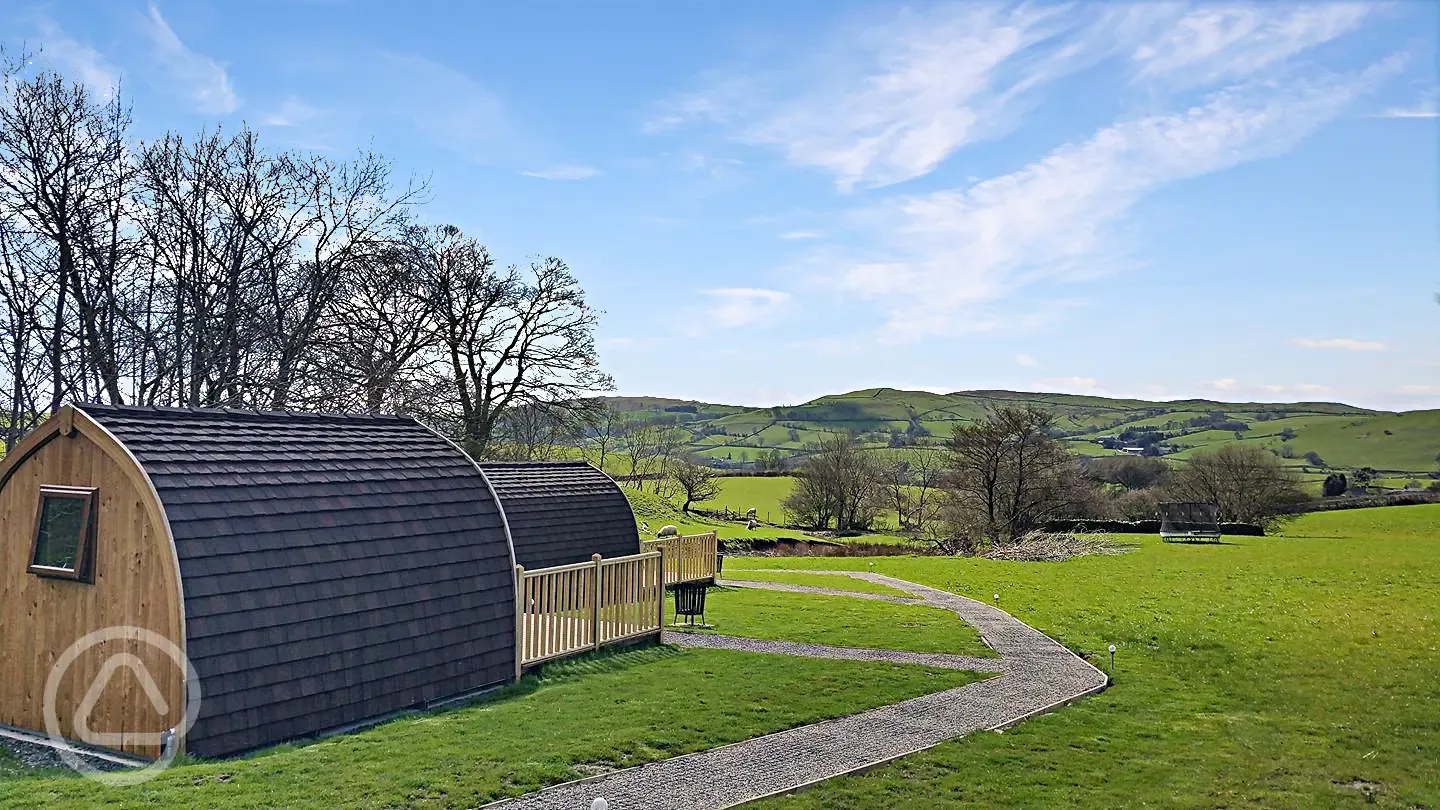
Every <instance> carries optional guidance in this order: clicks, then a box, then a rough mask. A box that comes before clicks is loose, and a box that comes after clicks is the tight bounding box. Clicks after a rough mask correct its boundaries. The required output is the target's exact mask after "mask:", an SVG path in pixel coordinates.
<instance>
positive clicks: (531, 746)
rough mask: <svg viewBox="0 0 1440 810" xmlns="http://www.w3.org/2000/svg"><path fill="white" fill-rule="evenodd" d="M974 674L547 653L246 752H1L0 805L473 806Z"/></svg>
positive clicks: (741, 657)
mask: <svg viewBox="0 0 1440 810" xmlns="http://www.w3.org/2000/svg"><path fill="white" fill-rule="evenodd" d="M758 673H764V675H763V677H757V674H758ZM979 677H981V676H979V675H976V674H974V673H966V672H953V671H948V670H931V669H928V668H924V667H913V666H894V665H883V664H874V663H869V662H866V663H861V662H849V661H822V660H817V659H803V658H794V657H789V656H786V657H781V656H771V655H757V654H753V653H736V652H730V651H714V650H682V649H678V648H674V647H666V648H649V649H642V650H635V651H631V652H626V653H621V654H618V655H608V656H601V657H598V658H594V659H588V660H578V661H575V662H570V663H565V664H560V665H555V666H552V667H549V668H547V670H546V671H545V672H544V674H543V675H542V676H541V677H533V676H532V677H527V678H526V679H525V680H524V681H523V682H521V683H520V684H519V685H517V686H515V687H511V688H509V689H506V690H504V691H503V692H502V693H500V694H499V695H497V696H496V697H495V698H494V699H492V700H490V701H488V702H486V703H484V704H481V705H478V706H474V707H471V708H465V709H457V710H454V711H449V712H443V713H438V714H429V715H422V716H417V717H413V718H408V719H403V720H398V721H395V722H392V723H388V724H386V725H384V726H381V727H379V728H376V729H373V730H370V731H366V732H361V733H356V734H349V735H345V736H342V737H336V738H333V739H330V740H325V741H322V742H318V743H314V744H311V745H306V746H303V747H282V748H278V749H274V750H272V751H269V752H265V753H262V754H259V755H256V756H253V757H250V758H247V759H239V760H231V761H225V762H213V763H181V764H177V765H176V766H174V767H172V768H170V770H168V771H166V772H165V773H164V774H162V775H161V776H160V777H158V778H157V779H155V780H154V781H152V782H148V783H145V784H143V785H139V786H136V787H130V788H107V787H103V786H100V785H97V784H96V783H94V782H91V781H89V780H83V779H80V778H78V777H74V776H62V775H56V774H45V775H40V776H35V775H31V774H23V773H17V772H16V771H15V770H14V768H13V767H7V764H6V759H5V757H4V755H3V754H0V807H4V808H7V810H19V809H20V808H36V809H37V810H38V809H39V808H99V807H104V808H152V807H197V808H199V807H204V808H217V809H219V810H230V809H231V808H256V809H257V810H258V809H259V808H271V807H284V808H316V810H321V809H323V810H330V808H335V807H374V808H469V807H475V806H478V805H481V804H485V803H486V802H489V801H493V800H495V799H499V798H503V797H506V796H515V795H519V794H522V793H525V792H528V791H530V790H534V789H536V788H540V787H543V786H545V785H550V784H555V783H558V782H563V781H568V780H571V779H575V778H578V777H580V776H583V775H586V774H587V773H593V770H589V769H591V768H614V767H626V766H630V765H637V764H641V763H644V762H649V761H653V760H657V759H664V758H667V757H672V756H676V755H679V754H683V753H688V752H691V751H699V750H705V749H708V748H713V747H715V746H717V745H723V744H725V743H728V742H735V741H738V740H744V739H748V738H751V737H754V736H757V735H760V734H765V733H769V732H773V731H779V730H781V729H785V728H790V727H793V726H797V725H803V724H805V723H810V722H815V721H818V720H821V719H824V718H827V717H835V716H841V715H847V714H852V713H854V712H856V711H860V710H863V709H866V708H872V707H874V706H879V705H883V704H886V703H890V702H893V701H896V700H903V699H905V698H908V697H914V696H917V695H920V694H924V693H927V692H931V691H935V690H937V689H943V688H949V687H951V686H959V685H962V684H965V683H970V682H972V681H974V680H976V679H978V678H979ZM11 765H12V766H13V763H11ZM67 773H68V772H67Z"/></svg>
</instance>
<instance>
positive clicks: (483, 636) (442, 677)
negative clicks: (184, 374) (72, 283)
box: [0, 405, 515, 756]
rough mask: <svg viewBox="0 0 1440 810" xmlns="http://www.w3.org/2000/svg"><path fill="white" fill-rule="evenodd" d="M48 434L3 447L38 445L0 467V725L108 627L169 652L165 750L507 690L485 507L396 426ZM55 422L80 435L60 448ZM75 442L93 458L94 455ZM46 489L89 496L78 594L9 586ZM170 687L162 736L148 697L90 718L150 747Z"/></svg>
mask: <svg viewBox="0 0 1440 810" xmlns="http://www.w3.org/2000/svg"><path fill="white" fill-rule="evenodd" d="M46 424H47V426H48V427H42V428H41V430H40V431H37V434H36V435H35V436H32V437H30V438H27V439H26V440H25V443H22V447H23V446H27V445H28V444H34V443H36V436H38V434H40V433H42V432H45V431H46V430H49V431H50V432H51V433H53V434H55V438H52V439H50V440H49V441H48V442H45V443H44V445H43V447H41V448H40V449H39V450H37V451H34V452H29V453H25V454H18V455H17V454H15V453H12V458H10V459H7V460H6V462H4V464H5V467H7V468H10V469H11V472H12V475H11V476H10V481H9V482H7V483H5V484H4V489H3V491H0V505H3V508H4V510H5V511H4V521H5V523H4V525H5V533H6V545H5V549H6V553H5V558H4V571H3V574H0V587H3V589H4V590H3V591H0V610H3V615H4V616H5V627H4V636H3V644H4V649H3V650H0V678H3V681H0V694H4V691H11V692H15V693H16V694H14V695H7V696H4V697H0V711H3V712H6V714H5V715H3V716H0V722H6V723H10V724H12V725H16V726H20V727H25V728H32V729H41V730H43V729H44V727H45V725H44V719H43V717H42V716H40V715H39V714H38V712H39V709H40V707H39V695H40V694H41V693H42V692H43V689H44V682H45V677H44V674H45V672H47V671H48V668H49V665H50V662H51V661H53V660H54V659H55V657H56V656H57V655H58V654H60V653H61V652H63V650H64V649H65V648H66V647H68V646H69V645H70V644H71V643H73V642H74V641H75V639H77V638H79V637H81V636H83V635H84V634H85V633H86V632H88V631H89V630H90V629H94V628H98V627H105V626H110V625H116V624H122V623H131V624H138V625H140V626H144V627H148V628H151V629H154V630H155V631H156V632H159V633H161V634H162V635H163V636H165V637H166V638H170V639H173V640H175V641H176V642H177V644H179V646H181V647H182V648H183V649H184V651H185V652H186V653H187V654H188V656H189V660H190V661H191V663H192V664H193V665H194V668H195V671H196V673H197V674H198V681H199V684H200V692H201V701H200V709H199V715H198V719H197V721H196V723H195V725H194V727H193V728H192V729H191V730H190V732H189V734H188V735H187V736H186V737H185V738H184V745H185V750H186V751H187V752H189V753H192V754H196V755H199V756H223V755H228V754H233V753H238V752H242V751H247V750H252V749H256V748H260V747H264V746H266V745H271V744H274V743H276V742H280V741H283V740H289V739H295V738H300V737H306V736H311V735H314V734H316V733H319V732H323V731H327V730H332V729H336V728H339V727H344V726H347V725H350V724H354V723H358V722H363V721H367V720H371V719H374V718H377V717H382V716H384V715H386V714H390V713H393V712H396V711H400V710H405V709H410V708H415V707H421V706H424V705H427V704H429V703H431V702H434V701H438V700H441V699H445V698H449V697H454V696H457V695H462V694H466V693H469V692H473V691H477V690H480V689H484V688H487V687H489V686H493V685H498V684H500V683H504V682H505V681H507V680H509V679H510V678H511V677H512V676H513V671H514V661H515V658H514V656H515V639H514V626H515V619H514V584H513V570H512V568H511V565H512V563H511V549H510V544H509V541H508V538H507V536H506V533H505V530H504V521H503V518H502V516H501V512H500V508H499V506H498V504H497V503H496V502H495V499H494V498H492V497H491V496H490V494H489V492H490V491H489V489H488V487H487V485H486V483H485V480H484V478H483V476H482V475H481V474H480V472H479V471H478V469H477V468H476V467H475V466H474V464H473V462H471V461H470V459H469V458H468V457H467V456H465V455H464V454H463V453H460V452H458V451H457V450H456V449H455V448H454V447H453V446H452V445H451V444H450V443H448V442H447V441H445V440H444V439H442V438H441V437H440V436H438V435H437V434H435V433H433V432H431V431H430V430H428V429H427V428H425V427H424V426H422V425H420V424H419V423H417V422H415V421H414V420H412V419H408V418H400V417H380V416H324V415H311V414H291V413H261V412H251V411H235V410H205V409H167V408H134V407H121V406H99V405H84V406H80V407H79V408H78V409H76V410H75V411H73V412H71V411H68V410H67V411H62V413H61V414H60V415H57V416H56V417H55V418H53V419H51V420H50V422H47V423H46ZM69 425H74V426H75V428H76V429H78V430H79V431H80V433H81V434H82V435H80V436H79V437H68V438H67V437H63V436H61V434H62V433H64V432H65V429H68V426H69ZM91 435H94V436H98V437H100V438H101V439H104V440H108V441H109V443H110V444H112V445H114V446H113V447H110V448H108V449H109V450H110V451H111V452H110V453H109V454H107V453H103V452H96V448H95V447H94V446H92V445H93V444H94V443H93V442H91V443H87V441H86V437H88V436H91ZM110 437H113V438H110ZM21 455H23V456H25V457H23V458H22V457H21ZM45 485H61V486H76V487H80V486H88V487H95V488H96V489H97V490H98V498H99V510H98V514H97V526H98V527H99V530H98V533H97V537H96V544H95V550H96V556H95V559H94V563H95V582H94V584H86V583H83V582H73V581H61V580H51V579H48V578H42V577H39V576H36V575H35V574H33V573H28V572H27V568H28V564H29V562H30V560H29V554H30V547H31V542H30V541H31V537H32V532H33V523H34V520H35V514H36V499H37V498H38V495H39V487H41V486H45ZM152 487H153V492H154V493H156V495H157V496H158V497H157V498H153V499H152V498H149V492H150V491H151V488H152ZM147 500H148V501H151V502H149V503H147ZM155 501H158V502H155ZM167 531H168V534H167ZM172 538H173V545H172ZM177 568H178V577H177V574H176V571H177ZM12 617H14V618H13V619H12ZM136 654H137V655H139V656H140V658H141V659H142V661H144V662H145V663H146V668H147V669H148V670H150V671H153V672H155V673H161V672H174V671H175V669H176V668H175V667H174V666H173V664H172V665H170V666H169V667H168V669H167V668H166V667H164V666H162V664H163V663H164V662H163V661H161V660H160V658H161V657H162V656H163V653H160V652H158V651H154V650H150V651H149V652H147V653H146V654H141V653H140V652H137V653H136ZM147 655H148V658H147V657H146V656H147ZM102 657H103V656H100V655H97V656H95V659H96V660H95V661H91V660H90V659H88V658H87V659H85V660H84V661H82V662H77V664H76V671H75V672H74V674H73V679H74V680H75V681H76V683H77V684H79V685H78V686H76V687H75V689H76V690H80V691H72V692H67V693H66V699H67V700H70V701H73V704H74V705H78V704H79V702H80V701H82V700H83V699H84V694H83V692H84V690H87V689H88V688H89V686H90V685H91V683H92V681H93V678H91V677H90V676H92V675H93V674H95V673H96V672H97V667H98V666H99V665H98V663H96V661H98V660H99V659H100V658H102ZM152 663H153V666H152ZM4 667H8V668H9V669H5V668H4ZM128 677H129V675H128V674H126V673H123V672H122V673H121V674H120V675H117V676H116V680H115V681H114V683H115V684H117V685H118V684H120V683H121V682H122V680H123V679H124V678H128ZM183 686H184V684H183V681H182V680H181V679H180V676H179V675H178V673H176V675H175V677H174V678H172V679H171V680H167V681H165V684H164V691H165V693H166V701H165V702H166V703H168V704H169V707H170V708H171V710H172V713H174V717H173V718H169V719H170V722H167V723H161V722H159V721H158V720H156V719H155V718H153V717H147V716H146V715H145V713H144V712H143V711H142V709H143V708H144V706H148V705H149V696H148V695H146V694H144V693H143V690H140V689H138V688H137V687H135V686H134V685H133V684H128V682H127V685H126V686H125V687H124V689H123V690H121V691H119V692H118V693H117V695H116V696H114V697H113V698H112V696H111V695H110V692H109V689H107V691H106V692H105V696H106V697H105V700H106V701H112V700H113V705H112V703H110V702H106V703H105V704H103V706H104V711H106V712H109V714H108V715H106V722H111V721H113V722H115V723H118V724H119V727H121V728H124V729H127V730H128V729H130V728H142V727H143V728H144V730H145V731H147V732H150V733H154V732H155V731H157V730H159V729H164V728H170V727H172V726H175V725H177V724H178V719H179V717H180V716H181V712H183V709H181V708H180V707H183V705H184V704H183V696H182V690H183ZM111 688H115V687H111ZM141 702H143V703H144V706H141V705H140V703H141ZM63 713H64V712H63V711H62V714H63ZM91 725H92V728H93V729H94V730H96V731H100V730H102V726H103V723H102V722H99V721H96V722H93V723H92V724H91ZM113 727H114V726H112V728H113ZM73 731H74V729H73V728H71V727H66V728H65V734H66V735H67V736H68V735H70V734H71V733H72V732H73ZM119 747H122V748H126V749H127V750H133V752H134V753H140V754H144V755H149V756H153V755H155V754H156V753H157V751H155V750H152V749H151V748H134V747H132V746H119Z"/></svg>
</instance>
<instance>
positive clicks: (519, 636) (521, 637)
mask: <svg viewBox="0 0 1440 810" xmlns="http://www.w3.org/2000/svg"><path fill="white" fill-rule="evenodd" d="M526 607H527V606H526V604H525V566H523V565H517V566H515V680H517V681H518V680H520V673H521V672H522V671H523V670H524V668H525V608H526Z"/></svg>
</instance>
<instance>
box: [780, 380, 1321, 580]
mask: <svg viewBox="0 0 1440 810" xmlns="http://www.w3.org/2000/svg"><path fill="white" fill-rule="evenodd" d="M1062 435H1063V434H1062V431H1061V430H1060V428H1059V426H1058V424H1057V419H1056V417H1055V415H1054V414H1053V413H1051V412H1049V411H1046V410H1044V409H1042V408H1038V407H1034V406H1027V407H1019V408H1011V407H1001V408H996V409H994V410H993V411H991V412H990V413H989V414H988V415H987V416H986V417H985V418H983V419H979V420H976V421H974V422H971V423H967V424H962V425H958V426H956V427H955V428H954V430H953V432H952V434H951V436H950V438H949V440H948V441H947V442H946V443H945V444H944V445H940V446H934V445H931V446H925V447H918V448H915V449H914V450H913V451H910V452H909V453H907V454H905V455H899V456H897V459H903V460H896V461H893V462H888V463H887V462H884V461H882V460H881V458H882V457H881V456H879V455H877V454H876V453H874V452H867V451H864V450H862V447H861V444H860V442H859V441H857V439H856V438H855V437H854V436H847V435H836V436H833V437H832V438H828V439H826V440H825V441H823V442H821V443H819V444H818V445H816V446H815V447H813V448H811V451H812V452H811V454H810V456H809V459H808V461H807V462H806V463H805V465H804V466H803V467H801V468H799V469H798V470H796V472H795V475H796V477H797V479H798V480H797V482H796V486H795V489H794V491H793V492H792V493H791V495H790V496H789V497H788V498H787V499H786V500H785V502H784V506H785V509H786V511H787V513H788V514H789V516H790V518H791V520H792V521H794V522H795V523H796V524H798V525H801V526H804V527H807V528H811V529H817V530H829V531H836V532H841V533H844V532H855V531H862V530H865V529H869V528H871V525H872V523H873V522H874V520H875V519H876V516H877V515H878V514H879V513H880V512H881V511H882V510H892V511H894V513H895V514H896V516H897V518H898V520H899V524H900V528H901V531H903V532H906V533H908V534H911V535H912V536H915V537H921V538H925V539H927V540H929V541H930V542H932V543H934V544H935V545H937V546H939V547H940V548H941V549H943V550H945V551H947V552H952V553H954V552H971V551H977V550H981V549H984V548H989V547H999V546H1006V545H1009V544H1013V543H1015V542H1017V541H1019V540H1020V539H1022V538H1024V537H1025V536H1026V535H1028V534H1030V533H1031V532H1034V531H1036V530H1038V529H1039V528H1041V527H1042V526H1044V525H1045V524H1046V523H1048V522H1050V521H1054V520H1060V519H1092V520H1113V519H1123V520H1139V519H1154V517H1155V515H1156V505H1157V503H1158V502H1160V501H1162V500H1176V501H1199V502H1204V503H1213V504H1216V505H1218V506H1219V508H1220V514H1221V517H1222V519H1223V520H1225V521H1229V522H1243V523H1259V524H1264V525H1270V524H1274V523H1276V522H1279V521H1281V520H1284V519H1286V518H1287V516H1288V514H1289V508H1290V507H1291V506H1292V505H1293V504H1294V503H1296V502H1297V501H1301V500H1304V499H1305V497H1306V496H1305V495H1304V494H1303V493H1302V492H1301V491H1300V488H1299V482H1298V480H1297V479H1296V477H1295V476H1294V474H1293V473H1292V472H1291V471H1290V470H1289V469H1288V468H1286V467H1284V466H1283V465H1282V464H1281V462H1280V461H1279V459H1278V458H1276V456H1275V455H1274V454H1273V453H1270V452H1267V451H1265V450H1263V449H1260V448H1258V447H1246V446H1242V445H1225V446H1223V447H1220V448H1219V449H1216V450H1213V451H1204V452H1199V453H1196V454H1195V455H1194V456H1192V457H1191V458H1190V459H1189V460H1188V461H1187V462H1186V463H1184V464H1182V465H1178V466H1171V465H1169V464H1166V463H1165V462H1163V461H1161V460H1159V459H1156V458H1148V457H1141V456H1115V457H1107V458H1086V457H1079V456H1075V455H1072V454H1071V453H1069V452H1068V451H1067V450H1066V449H1065V447H1064V445H1063V444H1062V442H1061V441H1060V436H1062Z"/></svg>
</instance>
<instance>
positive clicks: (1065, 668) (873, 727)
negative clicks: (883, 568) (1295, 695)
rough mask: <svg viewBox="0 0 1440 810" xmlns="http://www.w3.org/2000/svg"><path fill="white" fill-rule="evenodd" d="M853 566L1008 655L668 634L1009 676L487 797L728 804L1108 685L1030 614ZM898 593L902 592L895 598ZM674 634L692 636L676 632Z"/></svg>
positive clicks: (534, 808) (555, 805)
mask: <svg viewBox="0 0 1440 810" xmlns="http://www.w3.org/2000/svg"><path fill="white" fill-rule="evenodd" d="M814 573H826V574H836V573H843V574H846V575H847V576H852V577H855V578H857V579H864V580H868V581H870V582H877V583H881V584H884V585H889V586H890V587H892V588H896V589H898V590H901V591H904V592H905V593H908V594H911V596H913V597H914V598H915V601H916V602H917V603H919V604H925V605H931V606H934V607H940V608H944V609H946V610H950V611H953V612H954V613H955V614H957V615H958V616H960V617H961V618H962V619H964V620H965V621H967V622H969V623H970V624H971V625H972V626H974V627H975V629H976V630H977V631H979V633H980V636H981V637H982V638H984V639H985V642H986V643H987V644H989V645H990V647H991V648H992V649H994V650H995V651H996V652H997V653H999V654H1000V656H1001V658H1000V659H999V660H998V661H997V660H996V659H987V658H976V659H971V658H967V657H963V656H944V655H940V656H935V655H925V654H920V653H901V652H893V651H883V650H858V649H852V648H844V647H826V646H823V645H818V644H792V643H787V642H769V641H755V640H753V639H737V638H732V637H728V636H700V635H690V634H678V633H671V634H666V637H665V638H666V641H669V642H674V643H680V644H684V645H685V646H692V647H723V648H726V649H739V650H752V651H755V652H779V653H785V654H788V655H805V656H812V657H820V658H843V659H863V660H881V661H896V662H899V663H923V664H928V665H930V666H950V665H955V666H957V667H960V668H964V669H976V670H979V671H983V672H996V671H999V672H1001V673H1002V674H1001V675H1000V676H999V677H996V678H990V679H989V680H985V681H980V682H978V683H972V684H967V685H965V686H961V687H957V688H955V689H946V690H943V691H940V692H934V693H932V694H929V695H925V696H923V697H918V698H913V699H911V700H906V701H901V702H900V703H894V704H891V705H889V706H881V707H880V708H878V709H871V710H870V711H866V712H861V713H859V714H854V715H850V716H849V717H840V718H836V719H834V720H826V721H824V722H820V723H813V724H811V725H808V726H800V727H798V728H792V729H789V730H787V731H781V732H778V733H775V734H769V735H766V736H764V737H756V738H755V739H752V740H745V741H744V742H738V743H734V744H732V745H726V746H722V747H720V748H714V749H711V750H709V751H702V752H699V753H695V754H687V755H685V756H681V757H675V758H673V759H667V760H662V761H660V762H652V763H650V764H648V765H641V766H639V767H636V768H627V769H625V770H622V771H615V772H613V773H609V774H605V775H604V776H599V777H594V778H592V779H585V780H581V781H578V782H569V783H566V784H563V785H556V786H555V787H551V788H546V789H545V790H541V791H538V792H536V793H530V794H527V795H525V796H520V797H518V798H515V799H508V800H505V801H501V802H496V803H494V804H492V805H488V806H489V807H491V808H495V810H501V808H503V810H585V809H586V808H588V807H590V803H591V801H592V800H593V799H595V798H596V797H601V796H603V797H604V798H605V799H606V800H608V801H609V805H610V808H611V810H639V809H640V808H645V810H702V809H703V810H712V809H713V810H718V809H719V808H725V807H734V806H735V805H738V804H743V803H745V802H747V801H751V800H754V799H758V798H761V797H764V796H771V795H775V794H778V793H787V792H790V791H793V790H795V789H797V788H801V787H804V786H806V785H810V784H813V783H815V782H819V781H822V780H825V779H830V778H832V777H835V776H840V775H842V774H845V773H850V772H853V771H858V770H862V769H865V768H870V767H873V766H875V765H878V764H881V763H883V762H887V761H889V760H892V759H896V758H898V757H902V756H905V755H907V754H912V753H915V752H916V751H920V750H924V749H926V748H929V747H931V746H934V745H938V744H939V743H942V742H945V741H946V740H951V739H954V738H956V737H960V736H963V735H965V734H969V733H972V732H975V731H982V730H987V729H1002V728H1007V727H1009V726H1012V725H1014V724H1016V723H1018V722H1020V721H1022V720H1025V719H1026V718H1029V717H1032V716H1034V715H1036V714H1040V713H1043V712H1046V711H1049V710H1051V709H1054V708H1057V707H1058V706H1061V705H1063V704H1065V703H1068V702H1070V701H1072V700H1075V699H1077V698H1080V697H1083V696H1085V695H1089V694H1093V693H1095V692H1098V691H1100V690H1101V689H1103V688H1104V687H1105V683H1106V678H1105V674H1104V673H1102V672H1101V671H1100V670H1098V669H1096V668H1095V667H1093V666H1091V665H1090V664H1088V663H1086V662H1085V661H1084V660H1083V659H1081V658H1080V657H1079V656H1077V655H1075V654H1074V653H1072V652H1070V651H1069V650H1067V649H1065V648H1064V647H1062V646H1061V645H1060V644H1058V643H1057V642H1055V641H1054V640H1052V639H1051V638H1050V637H1048V636H1046V635H1045V634H1044V633H1041V632H1040V631H1038V630H1036V629H1034V628H1032V627H1030V626H1029V625H1026V624H1025V623H1024V622H1021V621H1020V620H1019V619H1016V618H1015V617H1013V616H1011V615H1010V614H1008V613H1005V612H1004V611H1002V610H999V609H998V608H993V607H991V606H989V605H986V604H984V603H981V602H977V601H975V600H973V599H967V598H965V597H963V596H956V595H954V594H951V593H947V592H945V591H941V590H937V589H935V588H927V587H925V586H923V585H917V584H915V583H913V582H907V581H905V580H902V579H895V578H894V577H887V576H884V575H881V574H871V573H867V572H848V571H843V572H842V571H824V572H814ZM723 584H725V585H729V586H732V587H744V588H751V587H758V588H766V589H769V590H796V591H803V592H807V593H810V592H820V593H835V594H844V595H846V596H854V597H858V598H875V597H877V596H881V595H879V594H862V593H854V592H850V591H843V590H838V589H831V588H811V587H808V586H803V585H780V584H779V583H773V582H752V581H740V580H729V581H725V582H724V583H723ZM881 598H882V599H886V600H895V599H898V597H884V596H881ZM674 636H681V638H680V639H678V640H677V639H675V638H674Z"/></svg>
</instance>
